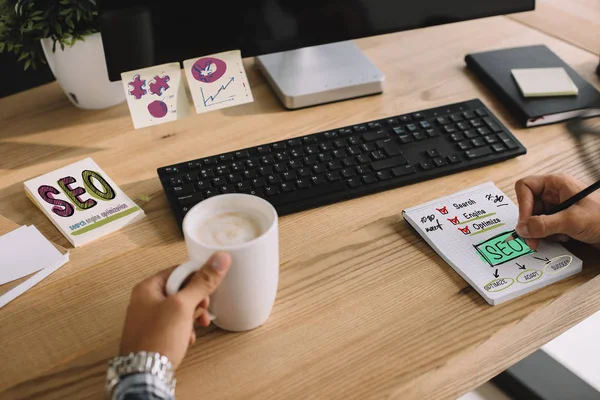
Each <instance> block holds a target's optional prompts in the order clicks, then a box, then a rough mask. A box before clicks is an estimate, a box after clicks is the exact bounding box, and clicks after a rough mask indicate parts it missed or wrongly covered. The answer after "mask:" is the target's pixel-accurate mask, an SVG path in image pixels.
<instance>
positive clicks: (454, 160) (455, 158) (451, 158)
mask: <svg viewBox="0 0 600 400" xmlns="http://www.w3.org/2000/svg"><path fill="white" fill-rule="evenodd" d="M448 162H449V163H450V164H458V163H460V162H462V159H461V158H460V156H457V155H452V156H448Z"/></svg>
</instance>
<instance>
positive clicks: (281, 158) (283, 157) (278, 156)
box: [275, 152, 290, 161]
mask: <svg viewBox="0 0 600 400" xmlns="http://www.w3.org/2000/svg"><path fill="white" fill-rule="evenodd" d="M275 158H276V159H277V161H287V160H289V159H290V156H288V154H287V153H286V152H282V153H277V154H275Z"/></svg>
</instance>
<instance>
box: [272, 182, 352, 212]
mask: <svg viewBox="0 0 600 400" xmlns="http://www.w3.org/2000/svg"><path fill="white" fill-rule="evenodd" d="M345 189H346V183H345V182H344V181H342V180H339V181H336V182H329V183H328V184H327V185H318V186H311V187H309V188H307V189H304V190H297V191H295V192H291V193H283V194H281V195H279V196H273V197H269V198H268V199H269V202H270V203H271V204H273V206H275V207H278V206H279V205H285V204H290V203H296V202H303V201H306V200H310V199H315V198H319V197H323V196H327V195H330V194H333V193H337V192H341V191H343V190H345Z"/></svg>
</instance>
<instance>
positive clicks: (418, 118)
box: [412, 112, 425, 120]
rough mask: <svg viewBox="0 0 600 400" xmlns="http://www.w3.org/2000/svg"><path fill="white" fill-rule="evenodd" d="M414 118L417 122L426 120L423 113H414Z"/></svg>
mask: <svg viewBox="0 0 600 400" xmlns="http://www.w3.org/2000/svg"><path fill="white" fill-rule="evenodd" d="M412 117H413V118H414V119H416V120H421V119H423V118H425V115H424V114H423V113H422V112H416V113H413V115H412Z"/></svg>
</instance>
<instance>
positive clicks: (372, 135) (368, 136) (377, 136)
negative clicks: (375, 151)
mask: <svg viewBox="0 0 600 400" xmlns="http://www.w3.org/2000/svg"><path fill="white" fill-rule="evenodd" d="M388 136H389V135H388V134H387V133H386V132H385V131H383V130H379V131H375V132H367V133H365V134H363V135H362V138H363V139H364V140H366V141H367V142H372V141H374V140H381V139H386V138H387V137H388Z"/></svg>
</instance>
